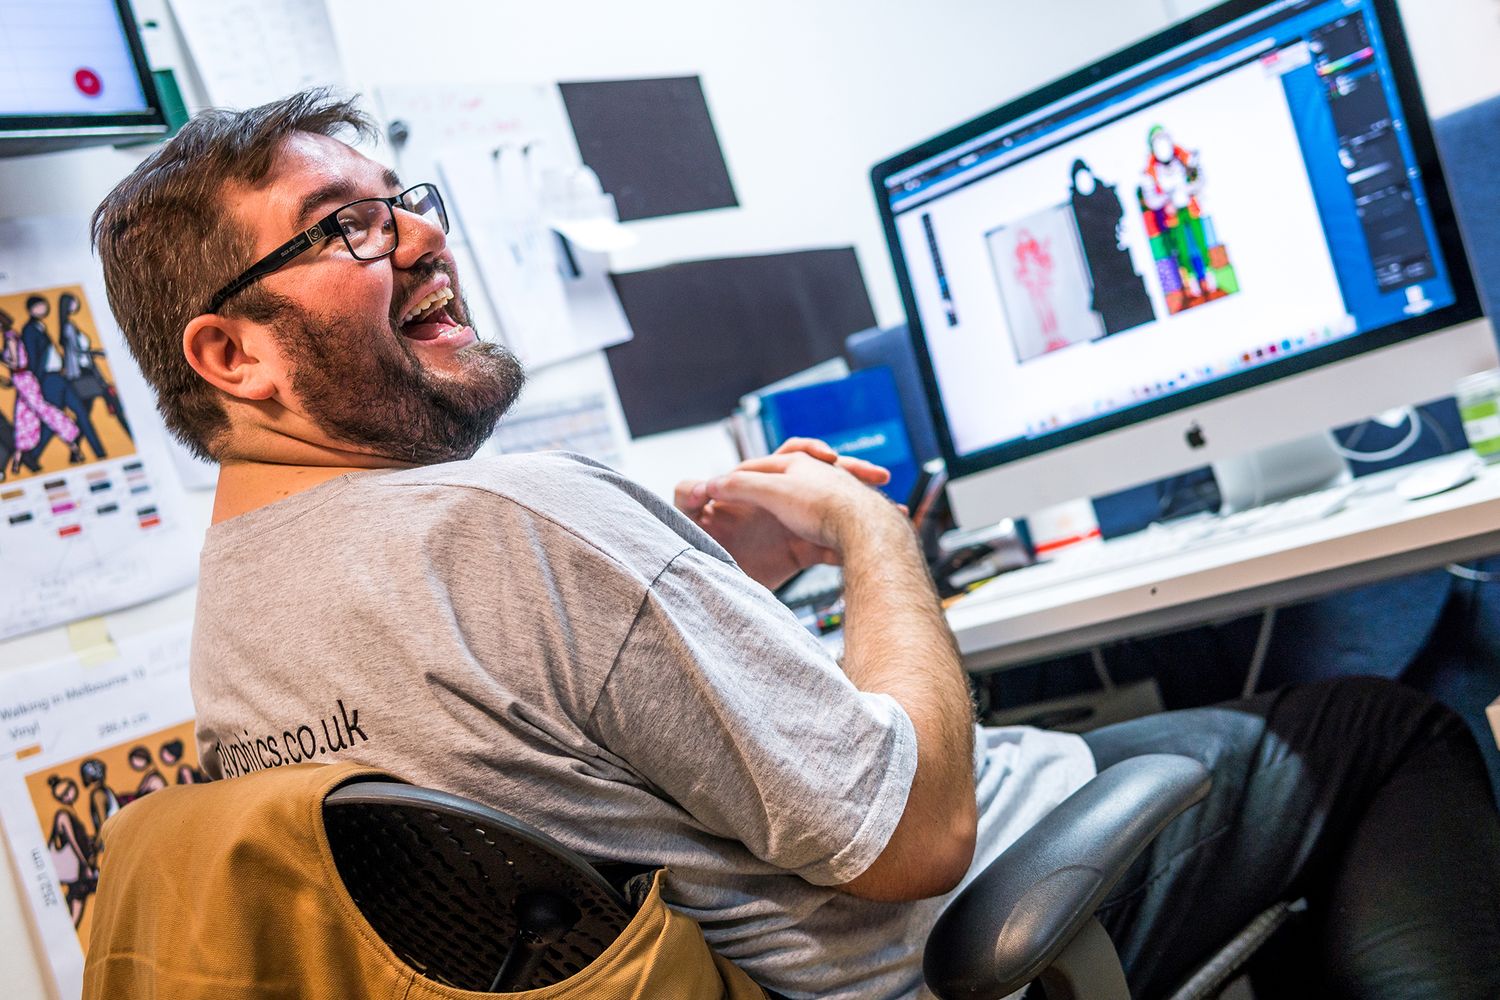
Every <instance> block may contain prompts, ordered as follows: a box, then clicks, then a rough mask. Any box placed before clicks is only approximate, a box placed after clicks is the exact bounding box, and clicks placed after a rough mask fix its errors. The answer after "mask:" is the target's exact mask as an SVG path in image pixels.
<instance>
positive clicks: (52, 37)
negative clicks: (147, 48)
mask: <svg viewBox="0 0 1500 1000" xmlns="http://www.w3.org/2000/svg"><path fill="white" fill-rule="evenodd" d="M0 38H4V39H5V52H6V64H5V72H4V73H0V150H3V151H8V152H17V151H21V152H29V151H32V149H21V148H18V147H21V146H24V145H26V143H27V140H31V144H32V145H33V146H34V147H35V148H36V149H42V148H56V147H57V146H59V145H65V144H76V143H72V142H68V141H67V139H66V137H72V138H73V139H77V138H80V137H85V138H86V137H89V136H106V135H121V134H131V133H134V132H143V133H146V134H149V133H153V132H154V133H160V132H164V131H165V121H164V118H163V116H162V113H161V110H160V107H159V104H158V100H157V97H156V92H155V90H154V88H152V87H151V85H150V77H149V73H148V70H147V67H146V62H145V57H144V54H143V53H142V50H141V45H140V40H139V37H138V36H137V34H136V30H135V26H134V19H133V15H132V14H131V12H130V8H129V5H128V4H127V3H126V2H125V0H0ZM47 140H51V144H50V145H48V143H47Z"/></svg>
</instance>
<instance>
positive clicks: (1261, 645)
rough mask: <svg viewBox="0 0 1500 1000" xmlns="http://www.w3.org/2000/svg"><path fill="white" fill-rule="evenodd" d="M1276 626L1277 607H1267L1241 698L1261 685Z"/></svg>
mask: <svg viewBox="0 0 1500 1000" xmlns="http://www.w3.org/2000/svg"><path fill="white" fill-rule="evenodd" d="M1275 628H1276V609H1275V608H1267V609H1266V611H1265V614H1264V615H1263V616H1262V617H1261V620H1260V634H1259V635H1257V636H1256V637H1255V652H1254V653H1252V654H1251V656H1250V670H1249V671H1248V672H1247V673H1246V674H1245V687H1244V689H1243V690H1242V691H1240V697H1241V698H1248V697H1250V696H1251V695H1253V694H1254V693H1255V689H1256V688H1257V687H1259V686H1260V674H1261V669H1262V668H1263V667H1265V665H1266V653H1267V652H1269V651H1270V649H1271V632H1272V630H1273V629H1275Z"/></svg>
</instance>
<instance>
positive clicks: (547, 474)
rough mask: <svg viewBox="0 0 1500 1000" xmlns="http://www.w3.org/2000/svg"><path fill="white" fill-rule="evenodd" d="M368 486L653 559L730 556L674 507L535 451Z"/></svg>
mask: <svg viewBox="0 0 1500 1000" xmlns="http://www.w3.org/2000/svg"><path fill="white" fill-rule="evenodd" d="M365 484H367V485H366V486H365V488H367V489H370V490H373V491H377V492H382V493H392V494H396V495H398V496H399V495H400V494H402V493H406V492H408V491H410V492H412V493H426V494H427V496H426V497H425V498H424V499H425V500H426V501H427V506H428V507H429V509H431V508H436V509H438V510H442V511H445V512H446V515H441V516H447V517H455V516H456V517H459V518H468V517H471V516H484V517H490V518H494V519H495V523H497V524H498V523H501V522H510V523H515V522H516V521H518V520H519V521H525V522H528V523H530V524H534V525H545V526H548V527H549V528H550V529H552V530H556V531H561V532H563V533H566V534H568V535H571V536H574V537H575V538H576V539H578V540H580V541H582V542H583V543H586V544H588V545H590V546H592V547H596V548H599V549H602V550H604V551H605V552H608V553H610V554H611V555H621V554H624V553H625V552H629V551H634V552H636V553H638V554H641V555H646V554H648V553H649V554H650V555H651V557H652V558H651V560H650V561H656V560H658V559H661V558H663V557H665V558H667V559H670V558H671V556H672V555H675V554H676V553H678V552H681V551H682V550H683V549H685V548H698V549H703V550H705V551H707V552H709V553H710V554H712V555H715V556H719V557H722V558H724V559H726V560H727V558H728V557H727V555H724V554H723V553H722V550H721V549H719V547H718V546H717V545H716V544H715V543H714V542H713V541H712V540H711V539H709V538H708V536H707V535H705V534H703V533H702V532H701V531H699V530H698V528H697V527H696V526H695V525H693V524H692V522H691V521H689V520H688V519H687V518H685V517H683V516H682V515H681V514H680V513H679V512H678V511H677V510H676V509H675V508H674V507H672V505H671V504H669V503H667V502H666V501H665V500H663V499H662V498H660V497H658V496H656V495H655V494H653V493H652V492H651V491H649V490H647V489H646V488H645V487H643V486H641V485H639V484H638V483H635V482H632V481H631V480H630V479H627V478H626V477H624V476H622V475H620V474H619V473H618V472H616V471H614V470H613V469H611V468H609V467H608V466H605V465H601V464H600V463H598V462H594V461H592V460H591V459H588V458H584V457H583V456H581V455H574V454H570V453H567V452H537V453H532V454H525V455H497V456H491V457H486V458H477V459H468V460H465V461H460V462H448V463H444V464H441V465H430V466H424V467H421V468H414V469H402V470H399V471H395V472H391V473H387V474H382V475H380V476H378V477H371V478H370V479H369V480H367V481H364V483H362V485H365Z"/></svg>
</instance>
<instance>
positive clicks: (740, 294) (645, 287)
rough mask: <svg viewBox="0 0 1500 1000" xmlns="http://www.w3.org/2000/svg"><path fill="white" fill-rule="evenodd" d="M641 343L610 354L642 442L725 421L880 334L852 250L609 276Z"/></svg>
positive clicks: (631, 422)
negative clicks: (749, 396) (746, 401)
mask: <svg viewBox="0 0 1500 1000" xmlns="http://www.w3.org/2000/svg"><path fill="white" fill-rule="evenodd" d="M612 278H613V280H614V283H615V290H616V292H617V293H618V294H619V296H620V304H621V305H622V306H623V307H624V309H625V315H626V317H627V318H628V319H629V320H630V327H631V329H632V330H634V331H635V337H634V339H632V340H631V341H629V342H628V343H624V344H620V345H619V346H617V347H611V348H609V349H608V350H607V351H606V352H605V354H606V355H607V356H608V358H609V367H610V370H611V372H612V373H613V375H614V380H615V386H616V388H617V389H618V390H619V394H620V404H621V406H622V407H623V408H624V410H625V420H626V422H627V423H628V424H629V425H630V433H631V435H632V436H634V437H641V436H644V435H646V434H656V433H659V432H661V431H671V430H679V429H681V428H683V427H693V426H696V425H698V424H704V423H708V422H709V421H712V420H721V419H723V418H724V417H726V416H728V415H729V413H730V412H731V411H732V410H733V409H734V408H735V406H736V405H738V403H739V400H740V397H741V396H743V395H745V394H746V393H748V392H750V391H752V390H754V389H759V388H760V387H762V386H764V385H767V384H769V383H771V382H774V381H776V380H777V379H780V378H785V377H786V376H788V375H791V374H793V373H794V372H799V371H801V370H802V369H804V368H810V367H812V366H813V365H815V364H818V363H819V362H822V361H827V360H829V359H830V358H834V357H837V356H839V355H841V354H843V352H844V338H845V337H847V336H848V335H849V334H851V333H856V332H858V331H860V330H864V329H868V328H869V327H872V326H874V325H875V313H874V310H873V309H872V308H871V306H870V296H869V293H868V292H867V291H866V289H865V280H864V275H863V274H862V273H861V272H860V269H859V260H858V258H857V257H856V256H855V254H854V250H853V248H852V247H841V248H837V249H829V250H803V251H798V252H794V253H776V254H762V255H758V256H753V257H729V258H724V259H722V260H700V261H692V262H689V263H683V264H672V265H670V266H668V267H659V268H653V269H651V270H647V271H635V272H632V273H629V274H616V275H613V276H612Z"/></svg>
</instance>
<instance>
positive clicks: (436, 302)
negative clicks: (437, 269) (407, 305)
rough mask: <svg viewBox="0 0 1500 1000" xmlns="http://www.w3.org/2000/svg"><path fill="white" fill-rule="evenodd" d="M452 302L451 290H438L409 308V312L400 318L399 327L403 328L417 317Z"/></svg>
mask: <svg viewBox="0 0 1500 1000" xmlns="http://www.w3.org/2000/svg"><path fill="white" fill-rule="evenodd" d="M452 301H453V290H452V289H451V288H439V289H438V290H437V291H435V292H433V293H432V294H431V295H429V296H427V297H426V298H425V299H423V300H422V301H421V302H418V303H417V304H416V305H414V306H412V307H411V310H410V311H409V312H408V313H407V314H406V315H405V316H402V317H401V325H402V326H405V325H406V324H408V323H410V322H411V321H412V320H414V319H416V318H417V317H418V316H420V315H422V314H423V313H425V312H428V311H429V310H432V309H437V308H438V307H440V306H445V305H447V304H448V303H449V302H452Z"/></svg>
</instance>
